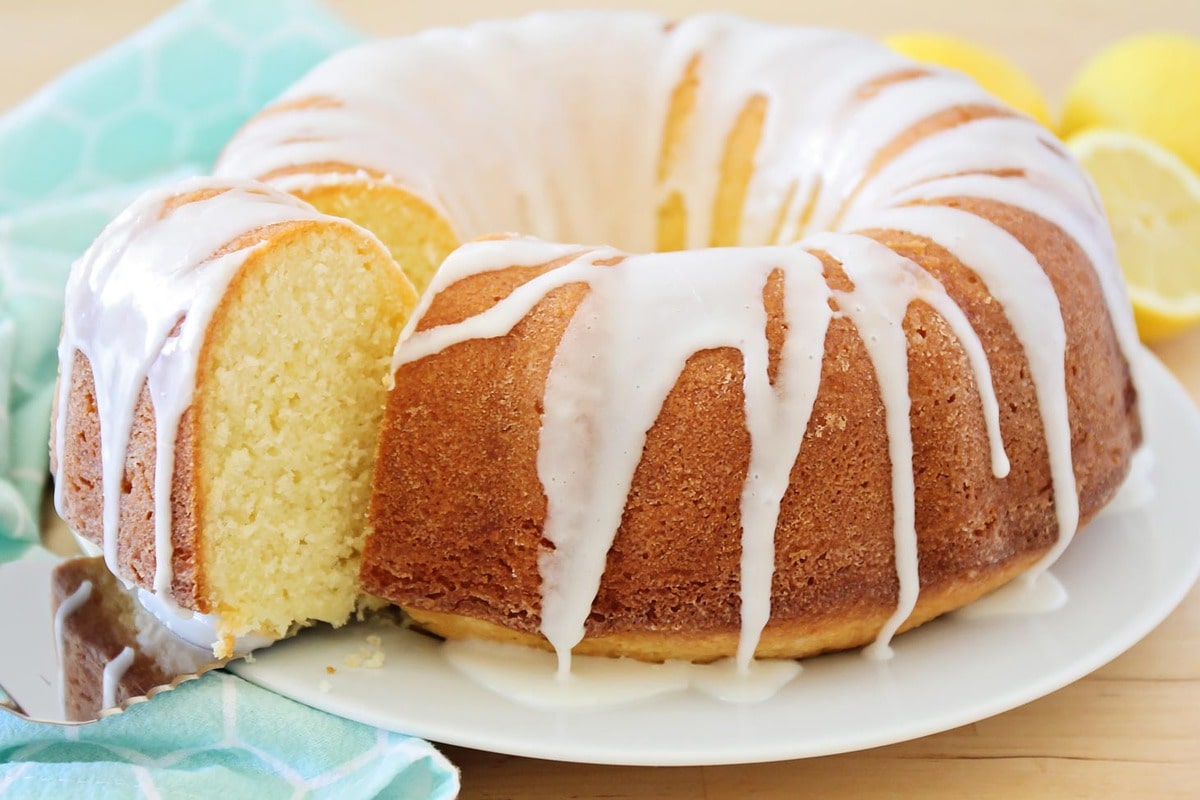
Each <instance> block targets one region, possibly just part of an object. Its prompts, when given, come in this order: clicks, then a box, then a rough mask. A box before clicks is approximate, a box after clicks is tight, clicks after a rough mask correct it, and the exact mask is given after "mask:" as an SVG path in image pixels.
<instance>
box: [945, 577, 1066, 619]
mask: <svg viewBox="0 0 1200 800" xmlns="http://www.w3.org/2000/svg"><path fill="white" fill-rule="evenodd" d="M1066 602H1067V589H1066V587H1064V586H1063V585H1062V583H1060V582H1059V580H1058V578H1056V577H1054V575H1052V574H1051V573H1049V572H1047V571H1046V570H1042V571H1040V572H1036V573H1033V576H1032V578H1031V579H1030V580H1015V581H1009V582H1008V583H1006V584H1004V585H1003V586H1001V587H1000V588H999V589H997V590H996V591H994V592H992V593H991V594H988V595H985V596H984V597H981V598H980V599H978V600H976V601H975V602H974V603H971V604H970V605H968V606H963V607H962V608H960V609H959V610H958V611H955V612H954V616H955V617H956V618H958V619H987V618H988V617H1013V616H1024V615H1029V614H1048V613H1050V612H1051V611H1057V610H1058V609H1060V608H1062V607H1063V606H1064V605H1066Z"/></svg>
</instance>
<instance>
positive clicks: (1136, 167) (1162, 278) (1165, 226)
mask: <svg viewBox="0 0 1200 800" xmlns="http://www.w3.org/2000/svg"><path fill="white" fill-rule="evenodd" d="M1067 146H1068V147H1069V148H1070V149H1071V151H1072V152H1073V153H1075V155H1076V157H1077V158H1079V160H1080V162H1081V163H1082V164H1083V166H1084V168H1085V169H1086V170H1087V171H1088V173H1089V174H1090V175H1091V176H1092V179H1093V180H1094V181H1095V183H1096V187H1097V189H1099V192H1100V196H1101V199H1102V200H1103V203H1104V210H1105V212H1106V213H1107V214H1108V220H1109V224H1110V225H1111V227H1112V232H1113V238H1114V240H1115V241H1116V245H1117V258H1118V260H1119V261H1120V264H1121V270H1122V272H1123V273H1124V275H1125V282H1126V284H1127V285H1128V287H1129V297H1130V300H1131V302H1132V303H1133V311H1134V318H1135V320H1136V321H1137V326H1138V333H1139V335H1140V336H1141V337H1142V339H1143V340H1144V341H1155V340H1158V339H1163V338H1166V337H1167V336H1171V335H1173V334H1175V333H1178V332H1179V331H1182V330H1183V329H1185V328H1189V327H1191V326H1192V325H1195V324H1197V323H1200V177H1198V176H1197V175H1196V173H1195V172H1194V171H1193V170H1192V169H1191V168H1190V167H1188V165H1187V164H1185V163H1184V162H1183V160H1182V159H1180V158H1179V157H1178V156H1176V155H1174V154H1173V153H1171V152H1169V151H1167V150H1166V149H1164V148H1163V147H1160V146H1159V145H1158V144H1156V143H1155V142H1153V141H1150V140H1149V139H1146V138H1144V137H1140V136H1137V135H1134V134H1129V133H1125V132H1123V131H1114V130H1105V129H1097V130H1093V131H1089V132H1086V133H1083V134H1080V135H1078V136H1075V137H1073V138H1071V139H1069V140H1068V141H1067Z"/></svg>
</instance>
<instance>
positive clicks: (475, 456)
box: [216, 12, 1141, 665]
mask: <svg viewBox="0 0 1200 800" xmlns="http://www.w3.org/2000/svg"><path fill="white" fill-rule="evenodd" d="M216 170H217V172H218V174H220V175H226V176H239V177H253V178H259V179H262V180H265V181H267V182H269V183H271V184H272V185H274V186H277V187H279V188H281V189H284V190H287V191H290V192H294V193H295V194H297V195H298V196H300V197H303V198H305V199H306V200H310V201H311V202H313V203H314V204H316V205H317V206H319V207H320V208H322V209H324V210H327V211H330V212H332V213H339V214H346V215H347V216H349V217H351V218H353V219H355V220H357V221H358V222H360V223H362V224H364V225H365V226H367V227H368V228H370V229H372V230H373V231H374V232H375V233H376V234H377V235H378V236H379V237H380V239H381V240H382V241H384V242H385V243H386V245H387V246H388V247H389V249H390V251H391V252H392V253H393V254H394V255H395V256H396V258H397V260H398V261H399V262H400V263H401V265H402V266H404V267H405V268H406V269H407V270H410V272H411V274H412V275H413V276H414V281H415V282H417V283H420V284H425V283H427V282H428V285H429V288H428V289H427V290H426V292H425V294H424V296H423V297H422V300H421V303H420V304H419V307H418V310H417V312H415V314H414V317H413V319H412V320H410V322H409V327H408V330H407V332H406V334H405V335H404V336H403V337H402V339H401V342H400V344H399V346H398V348H397V350H396V353H395V361H394V364H393V366H394V368H395V375H394V378H395V380H394V388H393V390H392V391H391V393H390V395H389V398H388V408H387V412H386V414H385V418H384V422H383V429H382V433H381V438H380V449H379V462H378V464H377V468H376V476H375V488H374V492H373V496H372V501H371V512H370V523H371V532H370V534H369V536H368V540H367V543H366V546H365V551H364V557H363V563H362V583H363V587H364V588H365V589H366V590H367V591H369V592H371V593H374V594H378V595H380V596H382V597H385V598H387V599H389V600H391V601H393V602H395V603H398V604H399V605H401V606H402V607H403V608H405V609H406V610H407V611H408V612H409V613H410V614H411V616H412V617H413V619H414V620H415V621H416V622H417V623H418V624H420V625H422V626H424V627H426V628H427V629H429V630H431V631H433V632H436V633H439V634H441V635H443V636H447V637H465V636H479V637H485V638H490V639H498V640H503V641H516V642H521V643H525V644H530V645H534V646H540V647H548V648H553V649H555V650H556V651H557V652H558V654H559V656H560V663H562V664H563V665H566V664H567V663H568V662H569V657H570V654H571V653H572V652H575V653H592V654H603V655H631V656H635V657H639V658H645V659H663V658H689V659H696V660H711V659H715V658H719V657H723V656H733V655H736V656H738V658H739V659H740V660H741V661H742V662H743V664H745V663H747V662H748V661H749V660H750V659H752V658H754V657H755V656H759V657H762V656H774V657H799V656H804V655H807V654H812V653H817V652H821V651H824V650H830V649H838V648H848V647H854V646H858V645H870V648H869V652H870V653H872V654H875V655H881V656H882V655H886V654H887V653H888V652H889V651H888V643H889V641H890V639H891V638H892V636H893V635H894V634H895V633H897V632H898V631H901V630H904V629H906V628H910V627H912V626H914V625H917V624H920V623H921V622H923V621H925V620H928V619H931V618H933V617H935V616H937V615H939V614H941V613H944V612H946V611H949V610H951V609H954V608H958V607H960V606H962V605H964V604H966V603H969V602H971V601H972V600H974V599H976V598H978V597H980V596H981V595H983V594H984V593H986V592H988V591H990V590H992V589H994V588H996V587H998V586H1000V585H1002V584H1004V583H1005V582H1007V581H1009V580H1011V579H1013V578H1014V577H1015V576H1017V575H1020V574H1022V573H1027V574H1030V575H1032V574H1037V573H1039V572H1040V571H1042V570H1044V569H1045V568H1046V567H1047V566H1048V565H1049V564H1051V563H1052V562H1053V561H1054V559H1056V558H1057V557H1058V556H1059V555H1060V554H1061V552H1062V551H1063V549H1064V548H1065V547H1066V546H1067V545H1068V543H1069V542H1070V540H1071V538H1072V536H1073V535H1074V534H1075V532H1076V530H1077V529H1078V527H1079V526H1080V525H1081V524H1083V523H1084V522H1086V521H1087V520H1088V519H1090V518H1091V517H1092V516H1094V515H1095V514H1096V513H1097V511H1098V510H1099V509H1100V508H1101V507H1102V506H1103V505H1104V504H1105V502H1106V501H1107V500H1108V499H1109V498H1110V497H1111V496H1112V494H1113V493H1114V492H1115V490H1116V489H1117V487H1118V485H1119V484H1120V483H1121V482H1122V479H1123V477H1124V476H1125V474H1126V472H1127V470H1128V467H1129V462H1130V458H1131V454H1132V453H1133V451H1134V450H1135V449H1136V447H1137V446H1138V444H1139V442H1140V439H1141V430H1140V423H1139V418H1138V411H1137V395H1136V391H1135V388H1134V385H1135V383H1134V381H1133V379H1132V377H1131V363H1132V362H1131V361H1130V359H1131V358H1132V356H1133V355H1134V354H1135V351H1136V348H1137V343H1136V336H1135V333H1134V330H1133V327H1132V324H1131V319H1130V315H1129V312H1128V305H1127V302H1126V298H1125V295H1124V289H1123V286H1122V284H1121V281H1120V277H1119V273H1118V272H1117V270H1116V265H1115V259H1114V253H1113V246H1112V242H1111V240H1110V237H1109V234H1108V231H1107V226H1106V224H1105V220H1104V217H1103V213H1102V210H1101V207H1100V205H1099V202H1098V200H1097V197H1096V195H1095V192H1094V190H1093V187H1092V186H1091V184H1090V182H1089V181H1088V180H1087V178H1086V177H1085V175H1084V174H1083V173H1082V171H1081V170H1080V169H1079V168H1078V166H1077V165H1076V164H1075V162H1074V161H1073V160H1072V159H1071V157H1070V156H1069V155H1068V154H1067V153H1066V152H1065V151H1064V150H1063V148H1062V146H1061V144H1060V143H1059V142H1058V141H1057V140H1055V139H1054V137H1053V136H1052V135H1051V134H1049V133H1048V132H1047V131H1046V130H1045V129H1043V128H1042V127H1041V126H1039V125H1038V124H1037V123H1036V122H1034V121H1033V120H1031V119H1028V118H1026V117H1024V116H1022V115H1020V114H1018V113H1016V112H1014V111H1012V110H1011V109H1009V108H1007V107H1005V106H1003V105H1002V104H1000V103H999V102H998V101H996V100H995V99H994V98H992V97H991V96H989V95H988V94H987V93H985V92H984V91H982V90H981V89H980V88H979V87H978V86H977V85H975V84H974V83H973V82H971V81H970V80H969V79H967V78H965V77H963V76H960V75H957V74H954V73H950V72H947V71H942V70H939V69H937V68H933V67H927V66H921V65H918V64H916V63H914V62H912V61H910V60H908V59H906V58H904V57H902V56H900V55H898V54H896V53H893V52H891V51H889V50H888V49H887V48H885V47H883V46H881V45H880V44H878V43H876V42H874V41H871V40H867V39H864V38H862V37H858V36H855V35H852V34H846V33H840V32H835V31H828V30H810V29H803V28H792V27H781V26H774V25H766V24H760V23H755V22H750V21H745V20H740V19H737V18H733V17H726V16H702V17H696V18H692V19H686V20H683V21H679V22H669V21H666V20H663V19H661V18H658V17H655V16H653V15H647V14H636V13H617V12H585V13H566V14H545V15H536V16H532V17H528V18H524V19H519V20H514V21H500V22H488V23H481V24H477V25H473V26H470V27H467V28H462V29H442V30H436V31H430V32H427V33H424V34H420V35H417V36H414V37H410V38H405V39H401V40H395V41H381V42H374V43H370V44H367V45H364V46H362V47H359V48H355V49H352V50H349V51H346V52H343V53H340V54H338V55H335V56H334V57H332V58H331V59H330V60H329V61H327V62H326V63H324V64H323V65H320V66H318V67H317V68H316V69H315V70H314V71H313V72H312V73H310V74H309V75H308V76H307V77H305V78H303V79H301V80H300V81H299V82H298V83H297V84H296V85H295V86H293V87H292V88H291V89H290V90H289V91H288V92H287V93H286V94H285V95H284V96H283V97H282V98H281V99H280V100H279V101H278V102H277V103H276V104H275V105H273V106H272V107H269V108H268V109H266V110H265V111H264V112H263V113H261V114H260V115H259V116H257V117H256V118H255V119H253V120H251V121H250V122H249V123H248V124H247V125H246V126H245V128H244V129H243V130H242V131H241V132H240V133H239V134H238V135H237V136H235V138H234V139H233V140H232V141H231V143H230V144H229V146H228V147H227V149H226V150H225V152H224V153H223V155H222V157H221V159H220V161H219V163H218V165H217V167H216ZM498 231H500V232H503V231H509V232H516V233H519V234H523V235H528V236H534V237H537V239H530V238H525V237H524V236H516V237H507V238H493V239H491V240H488V241H481V242H476V243H472V244H467V245H465V246H463V247H461V249H458V250H457V251H456V252H454V254H453V255H451V256H450V257H449V258H448V259H445V261H444V263H443V259H444V258H445V255H446V253H447V252H449V251H450V250H451V249H452V248H454V247H455V246H456V245H458V244H459V243H461V242H464V241H470V240H472V239H475V238H479V237H484V236H487V235H489V234H493V233H495V232H498ZM548 242H588V243H604V244H605V245H606V246H602V247H596V246H592V247H583V246H580V245H573V244H552V243H548ZM656 251H657V252H656ZM670 251H678V252H670ZM631 254H634V255H631ZM439 264H441V266H440V268H439ZM430 276H433V277H432V279H431V278H430Z"/></svg>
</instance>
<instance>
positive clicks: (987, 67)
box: [884, 33, 1050, 127]
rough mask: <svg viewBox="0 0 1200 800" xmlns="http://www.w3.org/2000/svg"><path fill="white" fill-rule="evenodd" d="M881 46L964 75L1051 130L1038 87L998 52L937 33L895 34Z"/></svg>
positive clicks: (1048, 115) (1048, 114)
mask: <svg viewBox="0 0 1200 800" xmlns="http://www.w3.org/2000/svg"><path fill="white" fill-rule="evenodd" d="M884 43H885V44H887V46H888V47H890V48H892V49H893V50H895V51H896V52H898V53H901V54H902V55H906V56H908V57H909V58H912V59H916V60H917V61H923V62H925V63H927V64H937V65H939V66H943V67H949V68H950V69H956V70H958V71H959V72H964V73H966V74H967V75H968V76H970V77H971V78H974V79H975V81H976V83H978V84H979V85H980V86H982V87H983V88H984V89H985V90H986V91H988V92H989V93H991V94H993V95H995V96H996V97H997V98H999V99H1000V100H1001V101H1003V102H1004V103H1006V104H1008V105H1010V106H1012V107H1013V108H1015V109H1017V110H1018V111H1021V112H1024V113H1026V114H1028V115H1029V116H1031V117H1033V118H1034V119H1036V120H1037V121H1038V122H1040V123H1042V124H1043V125H1045V126H1046V127H1050V113H1049V112H1048V111H1047V107H1046V99H1045V98H1044V97H1043V96H1042V93H1041V91H1040V90H1039V89H1038V87H1037V84H1036V83H1034V82H1033V80H1032V79H1031V78H1030V77H1029V76H1028V75H1026V74H1025V73H1024V72H1022V71H1021V69H1020V68H1019V67H1017V66H1016V65H1015V64H1013V63H1012V62H1011V61H1009V60H1008V59H1006V58H1005V57H1004V56H1002V55H1000V54H999V53H997V52H995V51H993V50H989V49H987V48H986V47H982V46H981V45H978V44H975V43H974V42H969V41H967V40H965V39H960V38H958V37H957V36H948V35H945V34H940V33H898V34H893V35H892V36H889V37H887V38H886V39H885V40H884Z"/></svg>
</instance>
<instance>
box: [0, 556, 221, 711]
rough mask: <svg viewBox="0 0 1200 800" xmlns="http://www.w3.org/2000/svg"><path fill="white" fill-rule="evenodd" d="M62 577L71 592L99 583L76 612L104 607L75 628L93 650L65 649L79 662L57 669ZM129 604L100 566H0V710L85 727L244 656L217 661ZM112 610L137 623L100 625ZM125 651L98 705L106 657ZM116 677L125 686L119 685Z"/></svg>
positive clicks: (32, 562)
mask: <svg viewBox="0 0 1200 800" xmlns="http://www.w3.org/2000/svg"><path fill="white" fill-rule="evenodd" d="M61 569H65V570H68V572H67V573H60V580H64V581H74V584H81V582H82V579H84V578H86V577H87V576H88V575H89V574H91V575H94V576H104V578H105V579H103V580H101V579H100V578H99V577H97V579H96V580H94V581H91V580H89V583H91V584H92V589H91V591H90V592H81V593H80V596H81V597H82V596H83V595H84V594H87V595H88V596H89V598H88V600H87V601H83V602H82V603H81V605H83V603H86V602H91V603H102V604H103V607H102V608H101V607H100V606H93V607H92V608H91V609H90V610H88V611H87V612H86V615H84V616H81V617H80V618H79V619H78V620H76V625H77V626H78V627H77V628H76V632H78V633H80V634H81V635H82V636H83V637H84V638H85V639H87V640H89V643H90V644H92V645H94V647H93V648H88V654H87V657H82V656H80V652H82V651H81V650H79V649H77V648H71V649H72V650H74V651H75V655H76V656H77V657H76V658H74V659H71V658H70V657H69V658H68V662H67V663H66V664H63V665H60V663H59V653H58V651H59V639H58V636H57V635H56V631H55V608H54V604H53V602H52V587H53V581H54V576H55V571H56V570H61ZM74 584H72V583H68V584H67V585H68V587H69V586H71V585H74ZM93 595H94V596H93ZM135 602H136V601H134V599H133V597H132V596H131V595H130V594H129V593H128V592H125V591H124V590H122V589H121V588H120V585H119V584H118V583H117V582H116V581H115V580H111V579H107V573H106V568H105V567H104V565H103V559H101V558H94V559H83V558H80V559H66V560H60V559H54V558H50V557H35V558H27V559H22V560H19V561H14V562H10V563H7V564H0V709H2V710H4V711H7V712H9V713H12V714H16V715H17V716H19V717H22V718H23V719H26V720H29V721H32V722H40V723H50V724H56V725H83V724H87V723H90V722H94V721H96V720H98V719H100V718H101V717H104V716H108V715H110V714H114V713H118V712H120V711H123V710H124V709H125V708H127V707H128V706H130V705H132V704H134V703H138V702H144V701H145V700H148V699H150V698H152V697H154V695H156V694H158V693H160V692H163V691H169V690H171V689H174V688H175V687H176V686H178V685H179V684H180V683H183V682H185V681H188V680H192V679H194V678H197V677H199V676H200V675H202V674H204V673H205V672H208V671H209V670H213V669H219V668H221V667H223V666H225V665H226V664H227V663H229V662H230V661H232V660H234V659H236V658H241V657H243V656H244V655H245V654H244V653H239V654H237V655H235V656H234V658H232V659H215V658H214V657H213V655H212V653H211V651H208V650H206V649H204V648H200V647H196V646H194V645H191V644H189V643H187V642H185V641H184V640H182V639H180V638H179V637H177V636H175V635H174V634H173V633H171V632H170V631H169V630H168V629H167V628H166V626H164V625H162V624H161V623H159V622H158V621H157V620H155V619H153V618H152V617H150V616H149V615H148V614H145V613H136V614H135V613H134V611H135V609H134V604H135ZM117 610H119V611H120V616H122V617H124V618H125V619H129V618H136V620H137V626H136V629H134V628H133V627H131V626H129V625H127V624H126V625H111V626H110V625H107V624H105V625H101V624H98V623H99V622H102V621H106V620H103V619H102V617H101V616H97V615H98V614H101V613H102V612H103V613H104V614H109V615H111V614H113V613H114V612H116V611H117ZM73 613H76V614H78V613H81V612H80V611H76V612H73ZM65 616H66V615H64V617H65ZM124 648H129V649H130V651H131V653H130V654H128V655H127V656H126V658H124V659H122V663H120V664H118V665H117V667H118V668H117V669H113V668H112V667H109V668H108V670H107V671H108V672H109V673H110V674H109V680H110V682H111V683H112V684H113V686H110V688H109V690H108V692H107V694H108V695H109V698H108V700H109V702H104V700H105V694H106V692H105V690H104V686H103V683H104V672H105V671H106V670H105V668H106V667H108V665H109V664H111V663H112V662H114V661H116V660H117V659H116V658H113V657H112V656H111V655H105V654H104V652H105V651H107V652H108V653H109V654H111V653H113V652H114V651H115V652H116V653H124V652H125V651H124ZM122 674H123V676H124V678H125V680H123V681H119V680H118V678H119V677H121V676H122ZM118 683H120V684H121V685H120V689H119V690H117V689H116V688H115V687H116V684H118Z"/></svg>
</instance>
